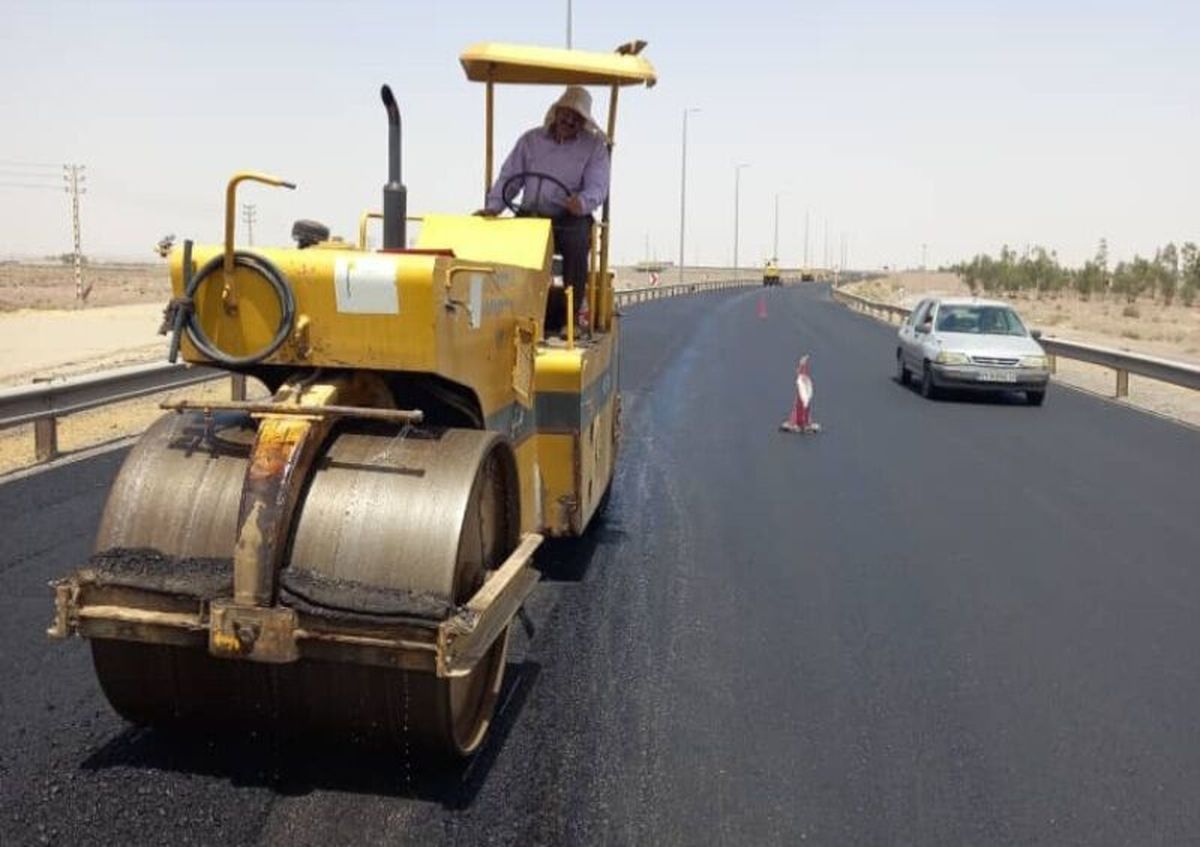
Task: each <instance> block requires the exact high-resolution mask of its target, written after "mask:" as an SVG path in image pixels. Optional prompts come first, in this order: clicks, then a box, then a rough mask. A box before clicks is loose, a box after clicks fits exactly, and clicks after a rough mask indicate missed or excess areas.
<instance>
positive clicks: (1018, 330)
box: [937, 304, 1025, 335]
mask: <svg viewBox="0 0 1200 847" xmlns="http://www.w3.org/2000/svg"><path fill="white" fill-rule="evenodd" d="M937 329H938V332H969V333H973V334H975V335H1025V325H1024V324H1022V323H1021V319H1020V318H1018V317H1017V314H1016V312H1014V311H1013V310H1012V309H1008V308H1006V307H1004V306H947V305H945V304H943V305H942V307H941V308H940V309H938V316H937Z"/></svg>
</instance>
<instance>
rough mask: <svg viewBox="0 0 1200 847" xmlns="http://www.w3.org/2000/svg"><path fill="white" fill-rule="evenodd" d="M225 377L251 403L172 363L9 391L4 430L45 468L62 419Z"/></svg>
mask: <svg viewBox="0 0 1200 847" xmlns="http://www.w3.org/2000/svg"><path fill="white" fill-rule="evenodd" d="M755 284H757V283H756V282H755V281H754V280H749V279H746V280H720V281H717V282H697V283H685V284H681V285H656V286H651V287H648V288H629V289H625V290H624V291H617V292H614V300H615V302H616V303H617V305H620V306H628V305H633V304H635V303H644V302H647V301H649V300H659V299H662V298H665V297H677V296H680V295H683V294H699V293H704V292H707V291H719V290H721V289H725V288H733V287H737V286H746V285H755ZM222 377H228V378H230V379H231V381H232V386H231V391H230V393H231V395H232V396H233V398H234V399H235V400H242V399H245V396H246V383H245V377H243V376H241V375H240V374H230V373H229V372H227V371H223V370H219V369H217V368H203V367H192V366H189V365H182V364H170V363H168V362H155V363H153V364H149V365H135V366H133V367H128V368H116V369H113V370H110V371H104V372H102V373H98V374H93V375H88V376H82V377H76V378H64V379H62V380H54V381H47V382H44V383H37V384H34V385H31V386H22V387H20V388H10V389H3V390H0V430H3V429H8V428H10V427H14V426H20V425H21V424H28V423H32V424H33V425H34V453H35V455H36V456H37V460H38V461H39V462H46V461H49V460H50V459H53V458H55V457H56V456H58V454H59V453H58V419H59V418H60V417H63V416H65V415H70V414H74V413H75V412H83V411H86V410H88V409H95V408H98V407H100V406H107V405H109V404H110V403H120V402H122V401H124V400H133V399H136V398H138V397H144V396H146V395H149V394H157V393H159V392H161V391H167V390H169V389H172V388H182V387H184V386H188V385H195V384H197V383H201V382H209V381H211V380H214V379H221V378H222Z"/></svg>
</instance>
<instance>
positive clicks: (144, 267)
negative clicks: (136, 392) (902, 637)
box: [0, 261, 1200, 474]
mask: <svg viewBox="0 0 1200 847" xmlns="http://www.w3.org/2000/svg"><path fill="white" fill-rule="evenodd" d="M614 271H615V274H616V285H617V288H619V289H627V288H635V287H641V286H646V285H649V284H650V283H651V277H650V274H649V273H648V272H646V271H639V270H637V269H636V268H633V267H617V268H614ZM760 273H761V269H760V268H758V267H748V268H744V269H741V270H740V271H739V272H737V274H736V275H737V276H746V277H748V278H751V279H756V278H758V276H759V275H760ZM734 275H735V273H734V271H733V269H730V268H687V269H685V270H684V274H683V281H685V282H709V281H713V280H718V279H729V278H731V277H732V276H734ZM784 275H785V278H786V277H787V276H788V272H787V271H786V270H785V271H784ZM679 278H680V274H679V271H678V269H674V268H668V269H666V270H663V271H661V272H660V273H659V274H658V285H673V284H675V283H677V282H679ZM83 284H84V288H85V289H86V290H87V291H88V296H87V299H86V300H85V301H83V302H82V303H80V302H79V301H77V300H76V297H75V291H76V289H75V279H74V271H73V268H71V267H70V266H69V265H63V264H59V263H54V264H50V263H42V264H38V263H18V262H2V263H0V391H3V390H6V389H11V388H14V387H17V386H21V385H28V384H30V383H33V382H40V381H45V380H53V379H62V378H66V377H71V376H78V375H81V374H86V373H91V372H95V371H100V370H107V369H110V368H114V367H120V366H125V365H132V364H139V363H145V362H152V361H161V360H162V359H163V358H164V357H165V355H166V340H165V338H164V337H163V336H160V335H158V334H157V331H158V326H159V323H160V322H161V317H162V308H163V306H164V304H165V303H166V301H167V300H168V298H169V297H170V287H169V283H168V280H167V271H166V263H165V262H164V261H156V262H154V263H146V264H93V265H87V266H85V267H84V269H83ZM849 290H851V291H854V292H855V293H857V294H859V295H860V296H864V297H870V298H872V299H876V300H881V301H884V302H889V303H898V304H902V305H907V306H911V305H913V304H915V303H916V301H917V300H919V299H920V298H921V297H922V296H924V295H925V294H927V293H931V292H943V293H966V287H965V285H963V283H962V282H961V281H960V280H959V279H958V277H957V276H956V275H954V274H922V273H904V274H893V275H891V276H887V277H883V278H879V279H875V280H871V281H869V282H865V283H856V284H854V285H852V286H850V288H849ZM1014 305H1016V307H1017V309H1018V311H1019V312H1020V313H1021V314H1022V315H1023V316H1024V317H1025V318H1026V321H1027V323H1030V324H1031V325H1033V326H1035V327H1038V328H1041V329H1042V330H1043V331H1045V332H1046V334H1047V335H1054V336H1060V337H1063V338H1069V339H1072V340H1079V341H1089V342H1094V343H1100V344H1106V345H1108V346H1115V347H1119V348H1122V349H1127V350H1132V351H1135V352H1142V353H1149V354H1153V355H1157V356H1161V357H1163V358H1168V359H1175V360H1180V361H1189V362H1194V363H1197V364H1200V308H1187V307H1184V306H1180V305H1176V306H1171V307H1164V306H1161V305H1158V304H1154V303H1150V302H1143V303H1139V304H1137V308H1136V310H1134V311H1136V315H1130V314H1128V312H1129V310H1127V309H1126V308H1125V304H1124V303H1123V302H1119V301H1117V300H1115V299H1114V300H1096V301H1093V302H1090V303H1084V302H1081V301H1079V300H1078V299H1077V298H1075V297H1073V296H1070V295H1063V296H1061V297H1059V298H1057V299H1052V300H1051V299H1047V300H1036V299H1019V300H1016V301H1014ZM1057 379H1058V380H1059V381H1060V382H1063V383H1066V384H1071V385H1074V386H1076V387H1080V388H1082V389H1084V390H1089V391H1094V392H1096V393H1099V394H1107V395H1110V396H1111V395H1112V393H1113V377H1112V373H1111V372H1110V371H1106V370H1105V369H1102V368H1097V367H1094V366H1091V365H1085V364H1082V363H1075V362H1069V361H1065V360H1060V362H1059V368H1058V374H1057ZM183 391H184V392H186V393H187V394H188V396H193V397H195V396H198V394H199V393H200V392H203V396H206V397H213V398H215V397H219V396H227V392H228V384H227V383H225V382H224V381H219V382H214V383H212V384H210V385H207V386H205V387H203V388H190V389H183ZM162 399H164V396H155V397H149V398H143V399H141V400H133V401H129V402H128V403H122V404H118V405H113V406H109V407H105V408H102V409H96V410H93V411H91V412H85V413H81V414H77V415H71V416H69V417H66V418H63V419H62V420H60V422H59V446H60V449H61V450H62V451H63V452H64V453H71V452H75V451H78V450H81V449H85V448H86V447H88V446H92V445H96V444H101V443H105V442H109V441H113V440H120V439H123V438H127V437H129V436H131V435H135V434H136V433H138V432H140V431H141V430H142V429H144V428H145V426H146V425H147V424H148V423H149V422H150V421H152V420H153V419H154V418H155V417H156V416H157V415H158V414H160V412H159V410H158V403H159V402H161V401H162ZM1122 402H1129V403H1131V404H1133V405H1137V406H1141V407H1144V408H1147V409H1149V410H1151V411H1154V412H1156V413H1160V414H1164V415H1169V416H1171V417H1174V418H1178V419H1180V420H1183V421H1185V422H1188V423H1191V424H1193V425H1197V426H1200V395H1198V394H1197V392H1191V391H1187V390H1184V389H1177V388H1174V387H1173V386H1165V385H1163V384H1161V383H1155V382H1153V381H1150V380H1144V379H1141V378H1138V377H1133V378H1132V379H1131V381H1130V397H1129V398H1128V400H1127V401H1122ZM30 430H31V427H15V428H12V429H9V430H3V431H0V474H4V473H9V472H11V471H13V470H15V469H18V468H22V467H26V466H28V465H30V464H33V462H34V455H33V438H32V434H31V432H30Z"/></svg>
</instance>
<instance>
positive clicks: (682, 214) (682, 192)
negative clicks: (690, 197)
mask: <svg viewBox="0 0 1200 847" xmlns="http://www.w3.org/2000/svg"><path fill="white" fill-rule="evenodd" d="M699 111H700V109H698V108H696V107H694V106H693V107H691V108H687V109H684V110H683V155H682V156H681V157H680V158H681V160H682V164H681V166H680V171H681V173H680V176H679V283H680V284H681V285H682V284H683V236H684V233H685V231H686V229H687V118H688V112H699Z"/></svg>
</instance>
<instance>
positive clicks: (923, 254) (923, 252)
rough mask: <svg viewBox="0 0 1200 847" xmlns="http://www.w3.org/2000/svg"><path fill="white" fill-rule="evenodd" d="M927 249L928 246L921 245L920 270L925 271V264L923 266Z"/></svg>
mask: <svg viewBox="0 0 1200 847" xmlns="http://www.w3.org/2000/svg"><path fill="white" fill-rule="evenodd" d="M928 249H929V245H928V244H922V245H921V270H925V267H926V264H925V263H926V258H925V257H926V251H927V250H928Z"/></svg>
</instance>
